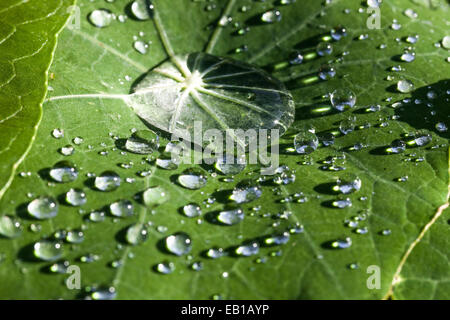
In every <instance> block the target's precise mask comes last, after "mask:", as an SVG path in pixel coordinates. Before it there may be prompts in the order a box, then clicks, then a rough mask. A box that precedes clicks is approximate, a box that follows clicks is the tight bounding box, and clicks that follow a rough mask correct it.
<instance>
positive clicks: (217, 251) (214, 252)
mask: <svg viewBox="0 0 450 320" xmlns="http://www.w3.org/2000/svg"><path fill="white" fill-rule="evenodd" d="M224 255H225V251H224V250H223V249H222V248H211V249H208V251H206V256H207V257H208V258H211V259H218V258H221V257H223V256H224Z"/></svg>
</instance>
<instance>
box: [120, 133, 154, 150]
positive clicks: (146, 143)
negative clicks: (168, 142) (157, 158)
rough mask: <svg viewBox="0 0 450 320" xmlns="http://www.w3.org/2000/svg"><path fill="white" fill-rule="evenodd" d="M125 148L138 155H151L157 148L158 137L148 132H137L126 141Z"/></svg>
mask: <svg viewBox="0 0 450 320" xmlns="http://www.w3.org/2000/svg"><path fill="white" fill-rule="evenodd" d="M125 148H126V149H127V150H128V151H130V152H133V153H138V154H150V153H153V152H155V151H156V150H158V148H159V136H158V135H157V134H156V133H155V132H153V131H150V130H138V131H136V132H134V133H133V134H132V135H131V137H130V138H128V139H127V141H126V143H125Z"/></svg>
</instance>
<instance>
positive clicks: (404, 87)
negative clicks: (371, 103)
mask: <svg viewBox="0 0 450 320" xmlns="http://www.w3.org/2000/svg"><path fill="white" fill-rule="evenodd" d="M397 90H398V91H399V92H402V93H409V92H411V91H413V90H414V84H413V83H412V82H411V81H410V80H404V79H403V80H400V81H399V82H397Z"/></svg>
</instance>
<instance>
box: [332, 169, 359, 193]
mask: <svg viewBox="0 0 450 320" xmlns="http://www.w3.org/2000/svg"><path fill="white" fill-rule="evenodd" d="M359 189H361V179H360V178H359V177H358V176H357V175H355V174H353V173H348V174H345V175H343V176H341V177H339V178H338V179H337V181H336V185H335V186H334V187H333V190H334V191H337V192H340V193H343V194H349V193H353V192H356V191H359Z"/></svg>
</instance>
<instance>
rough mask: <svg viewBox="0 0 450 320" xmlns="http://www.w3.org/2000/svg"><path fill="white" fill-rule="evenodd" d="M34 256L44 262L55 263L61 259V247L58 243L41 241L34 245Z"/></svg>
mask: <svg viewBox="0 0 450 320" xmlns="http://www.w3.org/2000/svg"><path fill="white" fill-rule="evenodd" d="M33 249H34V251H33V252H34V255H35V257H36V258H38V259H40V260H44V261H55V260H58V259H59V258H61V256H62V254H63V247H62V244H61V243H60V242H56V241H48V240H41V241H38V242H36V243H35V244H34V246H33Z"/></svg>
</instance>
